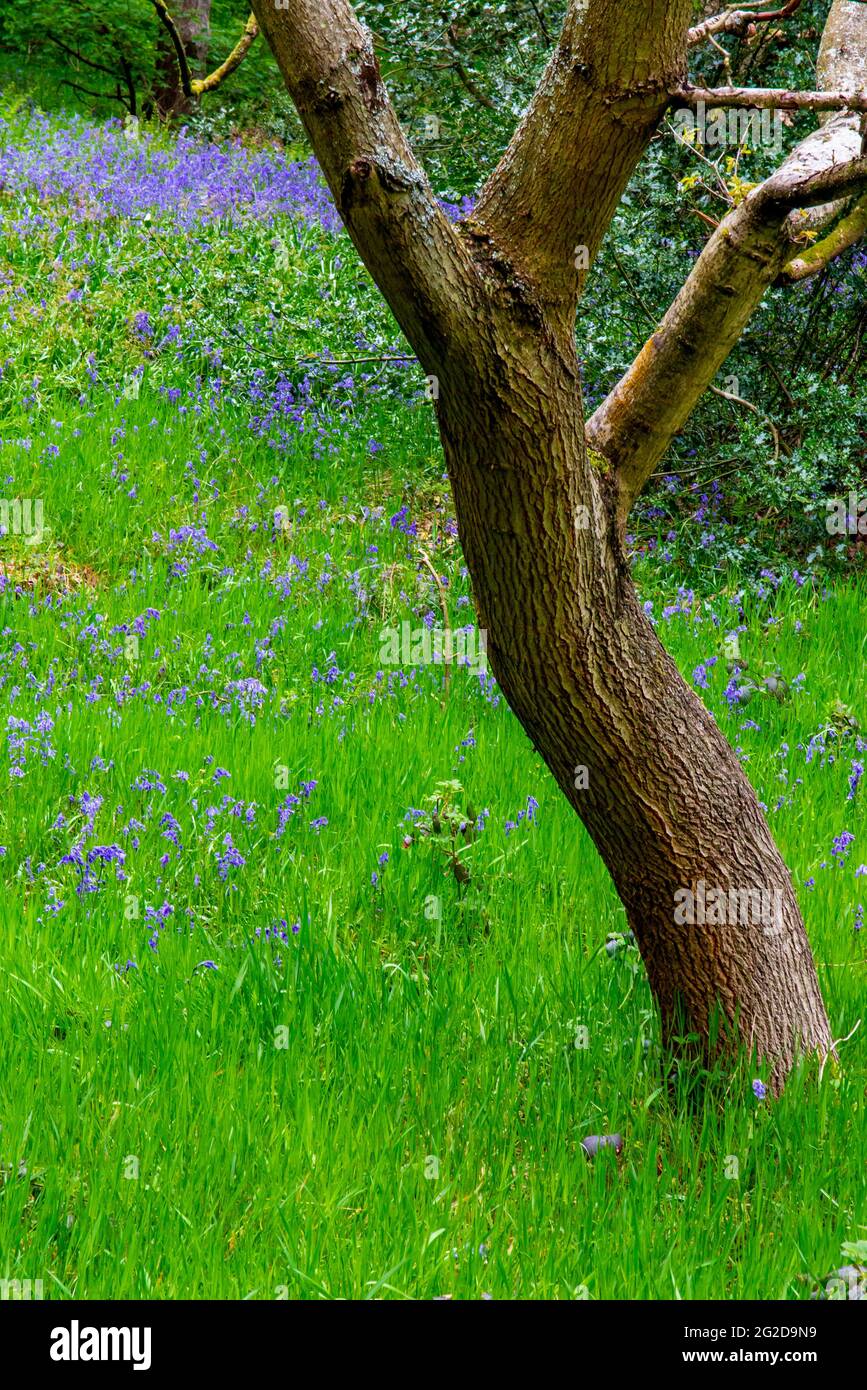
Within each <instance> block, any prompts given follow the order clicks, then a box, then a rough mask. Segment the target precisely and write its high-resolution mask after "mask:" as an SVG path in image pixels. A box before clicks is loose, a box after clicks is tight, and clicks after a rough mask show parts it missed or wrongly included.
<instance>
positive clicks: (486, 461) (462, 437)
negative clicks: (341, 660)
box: [438, 313, 831, 1085]
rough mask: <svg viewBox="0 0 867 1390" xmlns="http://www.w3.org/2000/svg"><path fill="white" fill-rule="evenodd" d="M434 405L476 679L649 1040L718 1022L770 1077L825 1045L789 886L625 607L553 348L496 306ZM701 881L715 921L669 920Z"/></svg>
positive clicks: (568, 384)
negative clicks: (571, 840)
mask: <svg viewBox="0 0 867 1390" xmlns="http://www.w3.org/2000/svg"><path fill="white" fill-rule="evenodd" d="M478 321H479V320H478V319H477V320H476V322H477V323H478ZM438 411H439V422H440V428H441V433H442V440H443V445H444V449H445V454H446V459H447V463H448V468H449V475H450V478H451V482H452V487H453V490H454V497H455V506H456V511H457V516H458V524H459V530H460V538H461V544H462V546H463V550H464V554H465V556H466V560H467V564H468V567H469V570H470V573H471V575H472V578H473V587H474V592H475V596H476V603H477V608H478V621H479V623H480V625H481V626H482V627H484V628H486V629H487V632H488V654H489V658H490V661H491V665H492V668H493V670H494V673H495V675H496V677H497V680H498V682H499V684H500V686H501V688H502V691H503V694H504V695H505V698H506V699H507V701H508V703H509V705H510V707H511V708H512V710H513V711H514V713H515V714H516V715H517V717H518V719H519V720H520V722H521V724H522V725H523V727H524V729H525V730H526V732H527V734H528V735H529V737H530V738H531V740H532V742H533V744H534V746H535V747H536V748H537V750H538V751H539V753H540V754H541V755H542V757H543V758H544V760H545V762H546V763H547V765H548V767H549V768H550V769H551V771H552V772H553V774H554V776H555V777H556V779H557V782H558V783H559V785H560V787H561V788H562V790H563V792H564V793H565V795H566V796H567V797H568V799H569V801H570V802H571V804H572V805H573V806H574V808H575V810H576V811H577V812H578V815H579V816H580V817H581V820H582V821H583V822H584V825H585V826H586V827H587V829H588V831H589V833H590V835H591V837H592V839H593V841H594V844H595V845H596V847H597V848H598V850H599V852H600V854H601V855H602V858H603V859H604V861H605V863H606V865H607V867H608V870H609V872H610V874H611V877H612V879H613V881H614V884H615V886H616V888H617V891H618V893H619V895H620V898H621V900H622V902H623V904H624V906H625V908H626V913H627V918H628V921H629V924H630V926H631V927H632V928H633V930H634V931H635V934H636V937H637V940H638V944H639V947H640V950H641V954H642V957H643V959H644V962H645V964H646V967H647V972H648V977H649V981H650V985H651V988H652V990H653V993H654V995H655V997H656V1000H657V1001H658V1004H659V1008H660V1011H661V1017H662V1029H663V1038H664V1041H665V1042H666V1043H667V1044H673V1043H674V1042H675V1035H676V1034H677V1033H678V1031H679V1030H681V1029H682V1028H683V1027H684V1024H686V1026H687V1028H688V1030H689V1031H690V1032H692V1033H695V1034H696V1035H698V1037H699V1038H700V1039H702V1040H703V1041H704V1043H705V1044H706V1045H705V1048H704V1051H705V1053H706V1054H710V1053H712V1052H713V1051H714V1046H713V1043H712V1042H711V1033H712V1031H713V1017H714V1014H715V1011H716V1010H717V1009H719V1010H720V1011H721V1014H722V1017H723V1018H724V1019H725V1020H726V1021H727V1022H728V1024H729V1025H731V1027H732V1030H733V1032H735V1033H736V1034H738V1035H739V1036H740V1038H741V1040H742V1041H743V1042H744V1043H746V1044H747V1045H748V1046H749V1047H753V1048H755V1050H756V1051H757V1053H758V1054H759V1055H760V1056H764V1057H768V1058H772V1059H774V1082H775V1084H777V1085H778V1084H780V1083H781V1081H782V1079H783V1078H784V1076H785V1074H786V1072H787V1071H788V1070H789V1068H790V1066H791V1064H792V1061H793V1059H794V1057H795V1055H796V1053H797V1051H798V1049H799V1048H805V1049H807V1050H815V1049H819V1050H822V1051H827V1049H828V1048H829V1046H830V1042H831V1038H830V1033H829V1029H828V1023H827V1020H826V1017H825V1011H824V1007H823V1004H822V999H821V996H820V992H819V987H818V982H817V978H816V972H815V968H814V965H813V960H812V956H811V953H810V948H809V944H808V941H807V937H806V933H805V931H804V927H803V923H802V920H801V915H800V912H799V909H798V904H797V901H796V899H795V895H794V892H793V890H792V885H791V879H790V875H789V873H788V870H787V869H786V867H785V864H784V863H783V861H782V859H781V857H780V854H779V852H778V850H777V848H776V846H775V845H774V842H773V840H772V838H771V835H770V832H769V830H768V827H767V824H766V822H765V819H764V817H763V815H762V812H761V810H760V808H759V805H758V801H757V798H756V795H755V793H754V791H753V789H752V787H751V786H750V783H749V782H748V780H747V778H746V776H745V774H744V772H743V770H742V768H741V765H740V763H739V762H738V759H737V757H736V756H735V754H734V752H733V751H732V749H731V747H730V746H729V744H728V742H727V741H726V739H725V738H724V737H723V735H722V733H721V732H720V730H719V728H718V727H717V725H716V723H715V721H714V719H713V717H712V716H711V715H710V714H709V713H708V711H707V710H706V708H705V706H704V705H703V703H702V702H701V700H700V699H699V698H698V697H697V696H696V695H695V694H694V693H693V692H692V691H691V690H690V689H689V687H688V686H687V685H686V683H685V682H684V681H683V679H682V678H681V676H680V674H679V673H678V671H677V669H676V667H675V665H674V663H673V661H672V660H671V658H670V657H669V656H668V655H667V653H666V652H665V651H664V649H663V647H662V645H661V644H660V642H659V640H658V638H657V636H656V634H655V632H654V630H653V627H652V625H651V623H650V622H649V620H648V618H647V617H646V616H645V614H644V612H643V610H642V609H641V606H640V604H639V602H638V600H637V597H636V594H635V589H634V586H633V583H632V578H631V575H630V571H629V564H628V561H627V559H626V556H625V553H624V541H623V530H622V526H621V525H620V524H618V522H617V521H616V519H615V518H616V508H615V507H614V505H613V498H612V496H611V491H612V480H611V476H610V472H609V471H608V470H607V468H606V466H605V465H604V463H603V461H602V460H601V457H600V456H599V455H593V454H588V452H587V450H586V447H585V444H584V427H583V414H582V410H581V404H580V390H579V384H578V363H577V359H576V358H575V355H574V352H573V350H572V349H571V346H570V347H565V346H562V345H561V346H558V345H557V344H555V343H553V342H552V341H550V340H546V338H545V335H544V333H540V332H538V331H537V330H535V329H534V328H533V327H531V326H528V325H527V324H526V322H523V323H522V322H519V321H516V319H515V316H514V313H512V314H510V313H504V315H503V317H502V319H500V321H499V322H498V323H497V325H496V330H495V331H493V332H490V333H485V332H482V333H479V338H478V348H477V350H476V352H475V354H474V355H473V356H472V357H471V358H470V360H468V361H465V362H462V363H461V364H460V365H458V366H457V369H456V370H455V372H454V373H453V374H452V373H448V374H447V375H446V376H445V378H444V379H442V380H441V381H440V394H439V407H438ZM585 770H586V771H585ZM701 881H704V883H705V884H706V894H705V900H706V901H710V902H712V901H713V899H714V895H713V894H712V893H711V889H722V890H724V891H725V892H726V894H727V895H728V892H729V890H735V892H736V893H737V895H738V896H737V898H736V899H732V900H729V899H728V896H727V900H726V903H725V910H724V911H723V912H722V913H720V911H719V904H718V905H717V907H716V909H715V910H714V911H710V910H708V911H706V913H705V916H706V918H716V917H719V916H722V917H723V918H724V920H722V921H720V922H715V921H712V920H706V921H705V922H700V921H693V922H692V923H689V922H682V923H679V922H678V921H677V920H676V919H677V916H678V914H677V913H676V905H677V904H678V903H679V902H682V900H683V890H690V891H691V892H692V893H693V894H695V895H696V898H697V899H699V900H700V898H701V890H700V888H699V884H700V882H701ZM749 890H755V891H758V892H761V893H763V894H767V895H769V896H768V897H767V898H763V899H761V900H759V899H755V900H752V899H750V898H749V896H748V894H749ZM678 894H680V897H678V896H677V895H678ZM742 895H744V896H742ZM759 901H761V902H763V903H764V904H766V905H768V904H769V905H771V911H770V912H766V914H765V920H761V914H760V913H758V912H757V911H753V910H752V907H753V903H755V904H758V902H759ZM745 904H746V905H747V906H746V910H745V906H744V905H745ZM699 915H701V914H700V911H697V912H696V913H695V914H694V916H699ZM680 916H681V917H682V916H683V913H682V912H681V914H680ZM744 916H747V917H748V918H750V919H753V918H754V917H759V920H748V921H743V920H742V918H743V917H744ZM724 1032H725V1030H724V1029H723V1036H722V1037H721V1038H720V1041H721V1042H723V1043H725V1042H727V1041H728V1040H727V1039H726V1038H725V1036H724Z"/></svg>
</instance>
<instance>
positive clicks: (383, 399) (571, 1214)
mask: <svg viewBox="0 0 867 1390" xmlns="http://www.w3.org/2000/svg"><path fill="white" fill-rule="evenodd" d="M0 113H2V118H0V168H2V170H3V179H2V183H3V191H2V192H0V218H2V225H0V231H2V252H0V419H2V425H0V436H2V438H0V446H2V447H0V470H2V482H3V487H2V493H3V497H5V498H6V499H30V506H29V510H28V511H26V512H24V511H22V513H21V519H20V521H18V522H16V517H15V512H14V509H12V508H11V506H10V508H9V511H8V516H7V518H6V532H7V534H5V535H4V536H3V537H2V539H0V589H2V593H0V604H2V609H3V616H2V634H0V635H2V642H0V700H2V702H3V705H4V709H3V715H2V718H3V726H2V727H3V729H4V734H5V738H4V748H3V769H2V777H3V781H4V783H5V785H4V793H3V796H2V800H0V875H2V881H3V894H2V899H0V933H2V947H0V1032H2V1036H3V1039H4V1046H3V1048H2V1053H0V1163H2V1170H0V1276H5V1277H6V1278H8V1279H30V1280H42V1281H43V1285H44V1290H45V1297H46V1298H57V1299H63V1298H72V1297H75V1298H206V1297H215V1298H233V1299H234V1298H254V1299H274V1298H281V1297H289V1298H347V1297H367V1298H374V1297H377V1298H381V1297H387V1298H399V1299H403V1298H432V1297H440V1296H443V1295H452V1296H453V1297H455V1298H471V1299H476V1298H481V1297H483V1296H488V1295H489V1296H491V1297H493V1298H494V1299H502V1298H534V1299H539V1298H558V1299H560V1298H563V1299H574V1298H579V1299H606V1298H607V1299H612V1298H631V1299H639V1298H640V1299H670V1298H683V1299H696V1298H712V1299H737V1298H762V1299H804V1298H808V1297H809V1295H810V1292H811V1291H812V1290H813V1289H814V1288H815V1286H816V1283H817V1282H818V1280H820V1279H821V1278H822V1277H824V1276H825V1275H827V1273H828V1272H829V1271H830V1270H831V1269H833V1268H835V1267H836V1266H837V1265H839V1264H841V1262H844V1256H843V1255H842V1253H841V1252H843V1250H844V1247H847V1246H849V1247H850V1249H851V1248H854V1250H855V1253H856V1254H857V1253H858V1242H861V1243H862V1246H863V1242H864V1241H865V1239H867V1168H865V1159H864V1132H865V1087H867V1029H865V1027H864V1026H863V1025H862V1026H860V1027H858V1026H857V1025H858V1024H859V1020H860V1019H861V1017H862V1014H863V1007H864V1000H865V983H867V950H865V941H867V933H865V932H864V931H863V930H862V919H863V906H862V904H863V903H864V902H865V901H867V817H865V811H864V796H865V794H867V792H865V788H864V786H863V784H861V773H862V761H863V754H864V746H865V745H864V741H863V739H862V737H861V734H860V732H859V728H860V725H859V720H860V721H862V722H863V721H864V720H865V719H867V704H865V683H864V670H865V642H867V636H865V629H864V622H863V614H864V611H865V602H867V580H865V578H864V577H863V576H861V577H859V572H858V570H857V567H852V568H849V569H847V570H845V571H843V572H838V573H836V574H833V575H831V574H826V573H825V572H824V571H823V570H822V569H821V568H820V567H819V566H818V565H815V566H809V567H804V566H802V569H801V572H799V571H798V569H797V568H796V567H794V566H793V565H781V566H780V567H779V569H774V570H765V571H764V572H761V571H759V570H755V571H753V572H748V570H747V569H746V568H743V569H740V570H739V569H738V568H737V567H736V566H735V565H733V564H732V563H730V562H729V561H728V560H727V559H726V558H724V557H725V556H727V555H728V553H729V550H730V540H729V537H730V533H731V528H730V523H729V522H728V521H727V518H726V510H725V499H724V496H723V494H722V492H721V490H720V488H719V486H718V485H716V486H715V485H714V484H713V480H712V479H711V478H704V477H702V478H699V479H698V480H697V481H691V480H690V479H689V478H686V479H685V480H684V479H683V478H681V479H678V478H676V477H672V478H671V479H670V480H669V482H670V486H669V487H668V489H667V491H666V496H667V497H668V498H669V501H668V503H665V502H664V501H663V502H662V503H660V502H659V499H656V502H655V504H654V506H652V507H651V506H646V507H645V508H644V509H643V510H641V511H640V512H639V514H638V515H637V517H636V532H635V537H634V549H635V576H636V582H637V583H638V585H639V588H640V590H641V594H642V597H643V599H644V601H645V602H646V603H647V604H648V605H649V611H650V612H651V613H652V615H653V618H654V621H655V622H656V623H657V625H658V631H659V634H660V636H661V638H662V640H663V641H664V642H665V644H666V645H667V647H668V648H669V650H670V651H671V653H672V655H673V656H674V658H675V659H676V661H677V663H678V665H679V667H680V669H681V671H682V672H683V674H684V676H685V677H686V679H687V680H689V681H690V682H692V683H693V684H694V685H695V687H696V688H697V689H698V690H699V692H700V694H701V696H702V698H703V699H705V700H706V702H707V704H708V706H709V708H710V709H711V710H712V711H713V713H714V715H715V717H716V718H717V720H718V721H719V723H720V725H721V727H722V728H723V729H724V731H725V733H726V735H727V737H728V738H729V739H730V740H731V741H732V743H733V744H734V745H735V746H736V747H737V748H738V750H739V754H740V756H741V758H742V759H743V761H744V763H745V766H746V768H747V771H748V773H749V775H750V777H751V779H752V780H753V783H754V785H755V786H756V788H757V790H758V791H759V793H760V796H761V798H762V801H763V802H764V803H765V805H766V807H767V810H768V815H769V818H770V823H771V826H772V828H773V831H774V834H775V836H776V838H777V841H778V843H779V845H780V847H781V849H782V852H783V854H784V856H785V858H786V861H787V863H788V865H789V866H790V868H791V870H792V873H793V878H794V882H795V884H796V887H797V890H798V893H799V897H800V900H801V903H802V906H803V910H804V913H805V918H806V923H807V927H808V931H809V935H810V938H811V942H812V945H813V949H814V952H815V955H816V959H817V961H818V964H819V971H820V976H821V982H822V988H823V991H824V996H825V999H826V1002H827V1005H828V1010H829V1015H830V1018H831V1021H832V1027H833V1031H834V1035H835V1037H837V1038H841V1039H842V1038H846V1037H847V1036H848V1035H850V1034H851V1037H849V1040H848V1041H846V1042H845V1043H843V1044H841V1047H840V1067H839V1069H837V1070H833V1069H831V1068H827V1069H826V1070H825V1073H824V1075H823V1076H822V1077H821V1078H820V1077H819V1076H817V1074H816V1071H815V1069H814V1068H811V1067H810V1068H807V1067H805V1068H804V1069H803V1070H802V1071H800V1072H798V1073H797V1074H796V1075H795V1076H794V1077H793V1079H792V1081H791V1083H790V1085H789V1086H788V1088H787V1090H786V1092H785V1094H784V1096H783V1098H782V1099H781V1101H780V1102H779V1103H774V1104H772V1103H771V1102H770V1100H768V1099H763V1100H760V1099H758V1097H757V1095H756V1094H755V1091H754V1089H753V1085H752V1083H753V1081H754V1080H757V1079H761V1072H759V1071H756V1070H755V1069H751V1068H750V1067H749V1065H748V1064H747V1063H746V1062H745V1064H744V1067H743V1068H742V1069H741V1070H740V1071H739V1072H737V1073H736V1074H735V1075H733V1076H729V1078H728V1079H727V1080H725V1081H723V1080H719V1081H718V1082H717V1084H716V1085H715V1086H712V1087H709V1088H704V1089H702V1088H700V1087H699V1085H698V1082H699V1081H700V1080H701V1078H698V1077H696V1076H694V1075H690V1074H688V1073H687V1072H686V1071H683V1072H681V1074H680V1075H678V1076H675V1077H672V1075H671V1073H670V1068H667V1066H666V1064H665V1063H664V1061H663V1059H662V1058H661V1057H660V1053H659V1046H658V1024H657V1020H656V1017H655V1014H654V1010H653V1006H652V1001H651V997H650V993H649V990H648V987H647V983H646V980H645V976H644V972H643V968H642V966H641V962H640V959H639V957H638V953H637V951H636V949H635V947H634V945H633V944H632V943H631V942H630V940H629V939H628V937H627V936H626V923H625V918H624V915H623V912H622V909H621V908H620V905H619V903H618V901H617V899H616V896H615V894H614V892H613V890H612V888H611V886H610V884H609V882H608V880H607V876H606V874H605V871H604V869H603V868H602V866H601V864H600V862H599V859H598V857H597V855H596V852H595V850H594V849H593V846H592V844H591V843H590V842H589V840H588V838H587V837H586V835H585V833H584V831H583V829H582V827H581V825H580V823H579V822H578V820H577V818H576V817H575V816H574V814H573V813H572V812H571V810H570V809H569V807H568V806H567V805H566V804H565V802H564V801H563V799H562V798H561V796H560V794H559V792H558V790H557V788H556V787H555V786H554V784H553V782H552V779H551V777H550V776H549V775H548V773H547V772H546V770H545V768H544V766H543V765H542V763H541V762H540V760H539V759H538V757H537V756H536V755H535V754H534V752H533V750H532V748H531V746H530V744H529V742H528V740H527V739H526V737H525V735H524V734H523V732H522V730H521V729H520V727H519V725H518V724H517V721H516V720H515V719H514V718H513V717H512V715H511V714H510V712H509V710H508V708H507V707H506V705H505V702H504V701H503V700H502V698H501V697H500V695H499V693H498V690H497V687H496V683H495V681H494V680H493V677H492V676H491V675H490V674H489V673H487V672H485V671H484V670H481V671H480V670H478V669H475V668H474V667H473V666H466V665H463V664H461V663H460V662H457V661H453V662H452V663H450V664H448V665H446V664H445V663H442V662H434V661H425V660H423V659H421V658H420V657H419V655H418V654H419V653H423V651H424V641H423V637H422V634H424V633H425V632H427V633H429V634H430V633H433V632H436V631H437V630H438V629H442V628H443V627H444V626H445V625H446V624H447V626H448V628H449V629H450V630H451V631H452V632H454V633H457V632H459V631H460V630H462V629H469V630H470V631H469V636H470V637H472V636H473V623H474V615H473V606H472V595H471V589H470V585H469V580H468V576H467V573H466V570H465V567H464V566H463V562H462V556H461V552H460V546H459V542H458V539H457V533H456V527H455V522H454V515H453V510H452V507H451V501H450V497H449V492H448V485H447V482H446V480H445V479H444V476H443V463H442V458H441V454H440V450H439V445H438V441H437V437H436V431H435V425H434V421H433V416H432V412H431V408H430V403H429V402H428V400H427V399H426V395H425V389H424V380H423V378H422V377H421V374H420V371H419V369H418V368H417V366H415V365H414V364H413V363H412V362H411V361H410V362H407V361H402V360H394V359H400V358H401V355H402V354H403V353H405V352H406V348H405V346H403V345H402V342H401V340H400V338H399V335H398V333H397V330H396V328H395V326H394V324H393V323H392V321H391V320H390V319H389V317H388V315H387V314H386V311H385V310H384V309H383V308H382V307H381V305H380V302H379V300H378V298H377V296H376V294H375V293H374V291H373V290H372V288H371V286H370V285H369V283H368V281H367V278H366V275H365V274H364V272H363V270H362V268H361V267H360V266H359V263H358V261H357V259H356V257H355V255H354V253H353V251H352V248H351V246H350V245H349V243H348V241H347V239H346V238H345V237H344V235H343V234H342V233H341V232H340V231H339V229H338V228H337V225H336V220H335V218H334V215H333V209H331V206H330V203H329V201H328V199H327V196H326V194H325V192H324V190H323V189H322V188H321V185H320V184H319V183H318V180H317V177H316V173H315V170H314V169H313V168H312V166H310V164H309V163H308V162H307V161H306V159H305V158H299V160H298V162H297V163H296V164H294V165H293V163H292V160H291V155H292V152H291V151H289V152H287V153H286V155H285V156H283V155H281V156H279V157H278V155H276V154H275V153H273V152H272V151H267V150H266V151H252V152H250V151H245V150H243V149H241V148H240V147H229V146H228V145H226V146H224V147H220V146H219V145H212V146H210V145H206V144H204V143H197V142H196V141H195V140H193V138H192V137H184V140H185V141H186V143H184V142H183V140H182V141H181V142H179V143H175V142H173V141H170V140H168V139H167V138H166V137H162V136H159V137H158V136H152V135H149V134H147V133H146V132H142V133H138V132H134V133H133V138H130V135H129V131H124V129H123V128H122V127H121V126H120V125H119V123H117V122H114V123H108V124H105V125H103V126H90V125H88V124H87V123H86V122H83V121H81V120H77V119H73V118H60V117H57V118H51V119H49V118H46V117H42V116H39V115H38V113H34V112H32V111H31V110H30V109H29V108H28V107H27V106H26V104H24V103H23V102H22V101H21V100H20V99H17V98H14V97H13V96H12V95H11V94H8V93H7V94H6V95H5V96H4V98H3V100H2V102H0ZM816 525H817V536H818V534H819V533H820V532H822V533H823V532H824V527H823V525H822V520H821V518H820V519H819V520H818V521H817V523H816ZM696 551H698V552H702V551H703V552H704V553H705V555H706V557H707V563H706V565H705V567H704V569H703V570H701V571H699V570H698V569H697V568H696V566H695V564H694V563H693V560H692V558H690V557H692V556H694V554H695V553H696ZM527 583H528V585H529V584H532V583H533V576H532V575H528V576H527ZM402 624H406V625H407V627H406V628H402ZM407 630H409V631H410V633H411V634H414V636H412V642H414V643H416V646H415V647H413V648H411V650H410V651H409V653H407V652H406V651H405V650H400V651H399V652H398V659H397V660H395V659H394V651H393V650H392V649H390V647H389V633H393V632H397V633H403V632H404V631H407ZM407 658H408V659H407ZM853 1030H855V1031H854V1032H853ZM613 1132H617V1133H620V1134H621V1135H622V1136H623V1140H624V1145H623V1151H622V1153H621V1155H620V1156H619V1157H617V1156H615V1154H614V1153H613V1152H612V1151H610V1150H609V1151H604V1152H602V1153H600V1154H599V1155H598V1156H597V1158H596V1159H595V1160H594V1161H592V1162H590V1161H588V1159H587V1158H586V1157H585V1154H584V1152H583V1150H582V1148H581V1140H582V1139H583V1138H584V1137H585V1136H587V1135H590V1134H600V1135H601V1134H609V1133H613ZM862 1253H863V1251H862Z"/></svg>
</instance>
